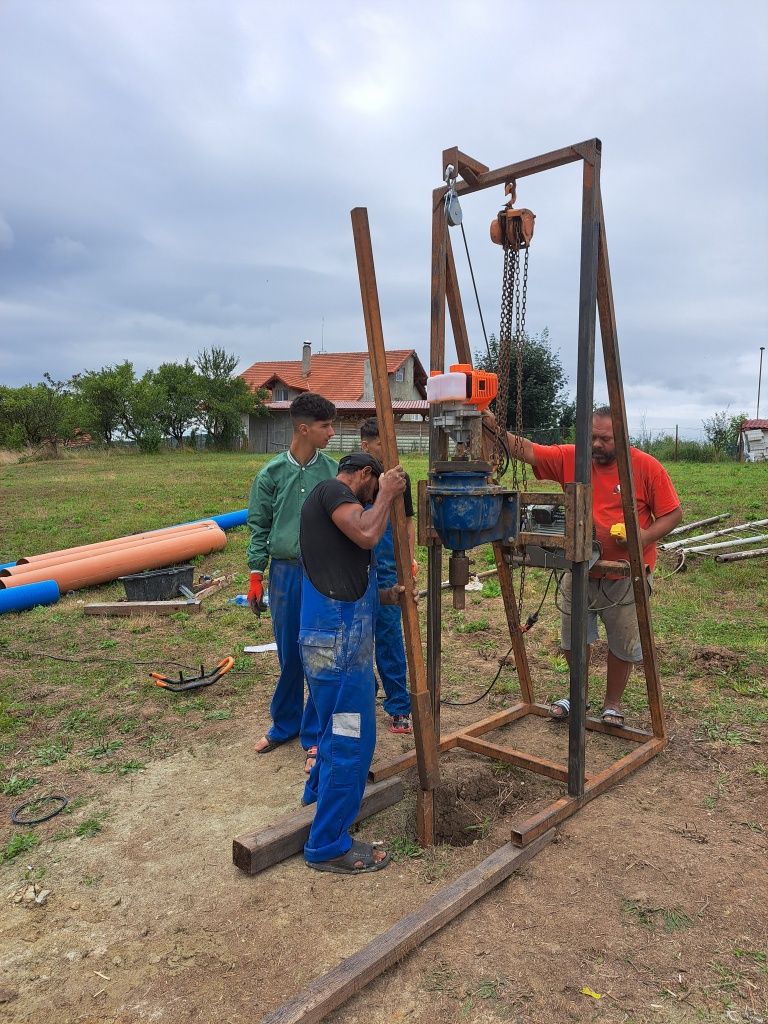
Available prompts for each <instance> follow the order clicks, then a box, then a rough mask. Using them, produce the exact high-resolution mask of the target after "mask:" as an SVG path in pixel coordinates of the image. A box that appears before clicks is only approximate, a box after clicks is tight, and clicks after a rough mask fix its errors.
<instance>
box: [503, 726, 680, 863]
mask: <svg viewBox="0 0 768 1024" xmlns="http://www.w3.org/2000/svg"><path fill="white" fill-rule="evenodd" d="M666 745H667V741H666V740H665V739H651V740H648V742H647V743H643V745H642V746H639V747H636V748H635V749H634V750H633V751H631V753H629V754H626V755H625V756H624V757H622V758H620V759H619V760H618V761H616V763H615V764H612V765H611V767H610V768H606V769H605V771H602V772H600V773H599V774H598V775H593V776H592V778H591V779H590V780H589V781H588V782H587V783H586V785H585V787H584V794H583V796H580V797H574V796H564V797H561V799H559V800H555V801H554V802H553V803H551V804H550V805H549V807H545V808H544V810H542V811H539V812H538V814H534V815H533V816H532V817H530V818H528V819H527V820H526V821H524V822H523V823H522V824H521V825H519V826H517V828H513V829H512V842H513V843H515V844H516V845H517V846H522V847H525V846H527V845H528V843H532V842H535V840H536V839H537V838H538V837H539V836H541V835H542V834H543V833H545V832H547V831H548V830H549V829H552V828H554V827H555V825H559V824H560V823H561V822H563V821H565V820H566V818H570V817H571V815H572V814H575V813H576V811H578V810H579V808H580V807H583V806H584V804H588V803H589V801H590V800H594V799H595V797H596V796H600V794H601V793H604V792H605V791H606V790H607V789H611V787H612V786H615V785H616V784H617V783H618V782H621V780H622V779H624V778H626V776H627V775H631V773H632V772H634V771H636V770H637V769H638V768H640V767H641V766H642V765H644V764H646V763H647V762H648V761H650V760H651V759H652V758H654V757H655V756H656V755H657V754H658V753H660V752H661V751H662V750H663V749H664V747H665V746H666Z"/></svg>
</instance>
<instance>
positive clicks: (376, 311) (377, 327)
mask: <svg viewBox="0 0 768 1024" xmlns="http://www.w3.org/2000/svg"><path fill="white" fill-rule="evenodd" d="M352 231H353V234H354V239H355V253H356V255H357V268H358V274H359V277H360V294H361V297H362V302H363V314H364V317H365V332H366V337H367V339H368V353H369V357H370V362H371V379H372V382H373V393H374V397H375V399H376V415H377V418H378V423H379V436H380V437H381V441H382V446H383V450H384V465H385V468H387V469H391V468H392V467H393V466H396V465H397V464H398V454H397V436H396V434H395V418H394V415H393V414H392V396H391V394H390V391H389V375H388V372H387V356H386V352H385V349H384V331H383V329H382V324H381V310H380V308H379V295H378V289H377V286H376V270H375V267H374V262H373V249H372V246H371V233H370V229H369V227H368V211H367V210H365V209H364V208H362V207H358V208H357V209H354V210H352ZM443 306H445V302H443ZM391 519H392V536H393V540H394V547H395V563H396V565H397V579H398V582H399V583H400V585H401V586H405V587H406V591H407V592H406V594H405V595H404V597H403V599H402V600H401V601H400V610H401V612H402V618H403V637H404V640H405V652H406V656H407V660H408V677H409V680H410V687H411V713H412V715H413V729H414V741H415V747H416V752H417V763H418V769H419V784H420V786H421V788H422V789H434V787H435V786H436V785H437V783H438V782H439V781H440V763H439V760H438V755H437V739H436V735H435V724H434V720H433V717H432V708H431V704H430V701H429V690H428V689H427V675H426V668H425V665H424V653H423V651H422V647H421V630H420V626H419V612H418V608H417V606H416V602H415V601H414V600H413V599H412V597H411V594H410V593H408V591H410V589H411V587H412V586H413V578H412V576H411V553H410V549H409V546H408V534H407V530H406V522H405V506H404V504H403V498H402V495H399V496H398V497H397V498H396V499H395V501H394V502H393V504H392V512H391Z"/></svg>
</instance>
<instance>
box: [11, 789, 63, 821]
mask: <svg viewBox="0 0 768 1024" xmlns="http://www.w3.org/2000/svg"><path fill="white" fill-rule="evenodd" d="M40 800H58V801H59V806H58V807H54V809H53V810H52V811H51V812H50V814H44V815H43V816H42V817H40V818H20V817H19V814H20V813H21V811H23V810H24V808H25V807H30V806H31V805H32V804H36V803H38V802H39V801H40ZM68 803H69V800H68V799H67V798H66V797H65V796H56V795H52V796H36V797H35V798H34V799H33V800H27V801H26V802H25V803H23V804H19V806H18V807H14V808H13V810H12V811H11V821H12V822H13V823H14V825H39V824H40V822H41V821H49V820H50V819H51V818H55V817H56V815H57V814H61V812H62V811H63V810H64V808H65V807H66V806H67V804H68Z"/></svg>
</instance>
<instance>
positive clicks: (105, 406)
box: [70, 361, 136, 445]
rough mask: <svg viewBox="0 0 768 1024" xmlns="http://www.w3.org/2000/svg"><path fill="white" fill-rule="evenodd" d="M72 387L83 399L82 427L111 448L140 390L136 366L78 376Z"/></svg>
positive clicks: (126, 363) (126, 364)
mask: <svg viewBox="0 0 768 1024" xmlns="http://www.w3.org/2000/svg"><path fill="white" fill-rule="evenodd" d="M70 383H71V386H72V387H73V388H74V390H75V392H76V394H77V395H78V397H79V399H80V407H81V417H82V420H83V422H82V426H83V427H85V428H87V429H88V430H90V431H91V432H92V433H94V434H98V436H99V438H100V440H102V441H103V442H104V444H106V445H111V444H112V443H113V441H114V437H115V434H116V433H117V432H118V430H119V429H120V426H121V423H122V419H123V412H124V409H125V406H126V403H128V401H129V399H130V395H131V393H132V391H133V389H134V387H135V386H136V377H135V374H134V372H133V364H132V363H129V362H128V361H126V362H124V363H120V364H119V365H118V366H102V368H101V369H100V370H88V371H87V372H86V373H78V374H75V376H74V377H73V378H72V380H71V382H70Z"/></svg>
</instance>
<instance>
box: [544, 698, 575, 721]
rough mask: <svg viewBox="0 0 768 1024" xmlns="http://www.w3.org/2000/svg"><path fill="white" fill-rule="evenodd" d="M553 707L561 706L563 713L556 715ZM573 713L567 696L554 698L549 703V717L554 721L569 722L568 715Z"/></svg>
mask: <svg viewBox="0 0 768 1024" xmlns="http://www.w3.org/2000/svg"><path fill="white" fill-rule="evenodd" d="M553 708H560V709H561V711H562V714H559V715H555V714H553V712H552V709H553ZM570 713H571V702H570V700H569V699H568V698H567V697H561V698H560V700H553V701H552V703H551V704H550V705H549V717H550V718H551V720H552V721H553V722H567V721H568V716H569V715H570Z"/></svg>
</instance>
